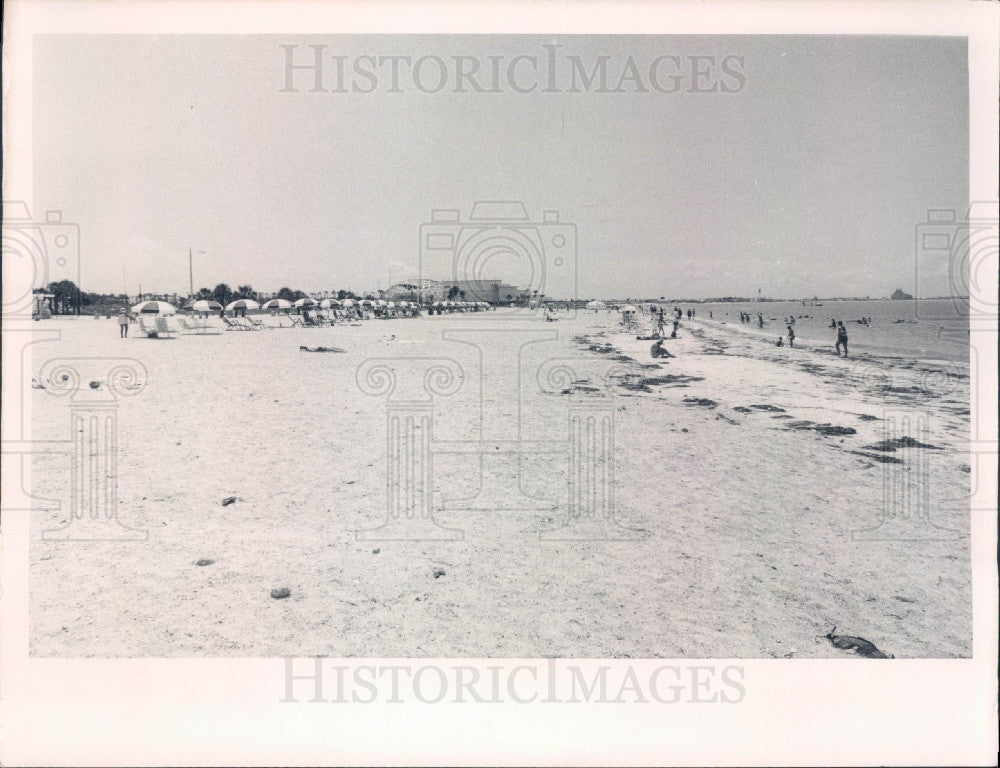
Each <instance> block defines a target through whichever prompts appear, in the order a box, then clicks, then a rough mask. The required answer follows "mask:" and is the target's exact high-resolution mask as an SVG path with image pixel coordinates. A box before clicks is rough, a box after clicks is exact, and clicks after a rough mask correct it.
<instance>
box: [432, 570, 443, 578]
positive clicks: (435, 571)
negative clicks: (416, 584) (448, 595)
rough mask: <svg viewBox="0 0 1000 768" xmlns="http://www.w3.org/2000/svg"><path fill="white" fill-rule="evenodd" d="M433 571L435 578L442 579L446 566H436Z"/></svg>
mask: <svg viewBox="0 0 1000 768" xmlns="http://www.w3.org/2000/svg"><path fill="white" fill-rule="evenodd" d="M433 573H434V578H435V579H440V578H441V577H442V576H444V568H435V569H434V571H433Z"/></svg>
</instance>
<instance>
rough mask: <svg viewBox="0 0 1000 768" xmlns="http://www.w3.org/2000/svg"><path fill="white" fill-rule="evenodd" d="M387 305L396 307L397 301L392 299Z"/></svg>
mask: <svg viewBox="0 0 1000 768" xmlns="http://www.w3.org/2000/svg"><path fill="white" fill-rule="evenodd" d="M386 307H388V308H389V309H395V308H396V302H394V301H390V302H389V303H388V304H386Z"/></svg>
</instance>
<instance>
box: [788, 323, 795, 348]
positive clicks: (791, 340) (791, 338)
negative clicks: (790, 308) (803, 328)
mask: <svg viewBox="0 0 1000 768" xmlns="http://www.w3.org/2000/svg"><path fill="white" fill-rule="evenodd" d="M788 346H790V347H794V346H795V331H793V330H792V325H791V323H789V324H788Z"/></svg>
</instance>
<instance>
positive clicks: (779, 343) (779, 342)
mask: <svg viewBox="0 0 1000 768" xmlns="http://www.w3.org/2000/svg"><path fill="white" fill-rule="evenodd" d="M774 346H776V347H783V346H785V340H784V339H783V338H781V337H780V336H779V337H778V341H777V342H776V343H775V345H774Z"/></svg>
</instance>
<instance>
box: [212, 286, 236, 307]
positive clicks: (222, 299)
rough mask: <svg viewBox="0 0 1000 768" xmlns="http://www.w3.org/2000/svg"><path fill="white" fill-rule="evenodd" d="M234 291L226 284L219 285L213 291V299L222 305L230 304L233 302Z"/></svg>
mask: <svg viewBox="0 0 1000 768" xmlns="http://www.w3.org/2000/svg"><path fill="white" fill-rule="evenodd" d="M232 296H233V291H232V289H231V288H230V287H229V286H228V285H226V284H225V283H219V284H218V285H217V286H215V290H213V291H212V298H213V299H215V300H216V301H217V302H219V303H220V304H222V305H226V304H228V303H229V302H230V301H231V300H232Z"/></svg>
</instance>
